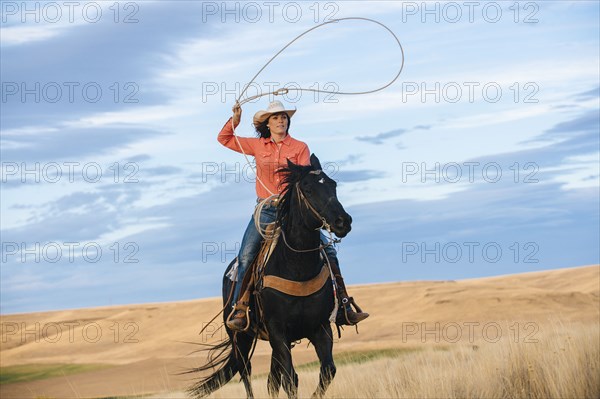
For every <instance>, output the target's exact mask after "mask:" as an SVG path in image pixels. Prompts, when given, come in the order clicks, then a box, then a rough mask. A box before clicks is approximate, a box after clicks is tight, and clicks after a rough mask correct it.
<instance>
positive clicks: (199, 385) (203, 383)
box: [186, 338, 240, 398]
mask: <svg viewBox="0 0 600 399" xmlns="http://www.w3.org/2000/svg"><path fill="white" fill-rule="evenodd" d="M214 370H216V371H214ZM206 371H214V372H213V373H212V374H211V375H209V376H208V377H204V378H202V379H200V380H199V381H197V382H196V383H194V385H192V386H191V387H189V388H188V389H187V390H186V391H187V393H188V394H189V395H191V396H192V397H194V398H203V397H205V396H208V395H210V394H211V393H212V392H214V391H216V390H217V389H219V388H221V387H222V386H223V385H225V384H227V383H228V382H229V380H231V379H232V378H233V376H234V375H235V374H236V373H237V372H239V371H240V370H239V362H238V360H237V359H236V358H235V354H234V352H233V345H232V342H231V339H230V338H227V339H225V340H223V341H222V342H220V343H218V344H215V345H213V346H212V347H211V348H210V349H209V361H208V363H207V364H205V365H203V366H200V367H196V368H193V369H191V370H189V371H186V374H187V373H197V372H206Z"/></svg>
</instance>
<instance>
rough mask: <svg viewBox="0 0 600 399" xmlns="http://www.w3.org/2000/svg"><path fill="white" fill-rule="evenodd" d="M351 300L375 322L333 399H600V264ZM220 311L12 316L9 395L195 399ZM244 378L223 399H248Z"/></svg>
mask: <svg viewBox="0 0 600 399" xmlns="http://www.w3.org/2000/svg"><path fill="white" fill-rule="evenodd" d="M351 290H352V294H353V295H354V296H355V297H356V298H358V300H359V302H360V304H361V305H362V307H363V308H364V309H366V310H368V311H369V312H370V313H371V317H369V318H368V319H367V320H365V321H364V322H362V323H361V325H360V334H356V333H355V331H354V329H346V330H345V331H344V332H343V334H342V338H341V339H337V337H336V339H335V344H334V359H335V361H336V365H337V375H336V377H335V380H334V382H333V384H332V386H331V387H330V388H329V390H328V392H327V396H328V397H331V398H342V397H344V398H345V397H353V398H362V397H376V398H397V397H402V398H427V397H430V398H431V397H435V398H465V397H466V398H480V397H485V398H512V397H515V398H575V397H576V398H596V399H599V398H600V388H599V384H600V379H599V377H598V375H600V369H599V363H600V359H599V357H600V353H599V348H598V347H599V345H600V344H599V340H600V336H599V331H598V329H599V325H600V267H599V266H598V265H592V266H583V267H577V268H566V269H558V270H548V271H540V272H531V273H523V274H517V275H506V276H497V277H489V278H480V279H469V280H458V281H446V280H444V281H414V282H398V283H389V284H372V285H364V286H353V287H351ZM221 307H222V305H221V301H220V299H219V298H209V299H200V300H194V301H182V302H167V303H154V304H139V305H119V306H107V307H99V308H89V309H72V310H60V311H53V312H36V313H27V314H25V313H24V314H8V315H6V314H5V315H0V326H2V327H3V328H2V329H0V330H1V331H0V338H1V339H0V344H1V345H0V377H1V382H2V383H1V384H0V397H1V398H2V399H4V398H20V399H39V398H61V399H66V398H73V399H79V398H108V397H110V398H120V397H128V398H134V397H140V396H145V397H151V398H161V399H162V398H165V397H173V398H183V397H185V395H184V393H183V392H184V391H185V389H186V388H187V387H189V386H190V385H191V384H192V383H193V381H194V380H195V379H197V378H199V376H196V375H184V376H182V375H180V374H179V373H180V372H181V371H182V370H184V369H189V368H191V367H197V366H198V365H201V364H205V363H206V358H205V357H206V356H205V354H202V353H193V354H191V352H193V351H194V350H195V349H198V346H197V344H210V343H214V342H217V341H218V340H219V339H220V338H221V336H220V335H219V332H222V331H223V330H222V329H219V328H220V323H218V322H215V323H212V322H211V320H212V319H213V317H214V315H215V314H217V313H218V312H219V310H220V309H221ZM390 315H393V317H390ZM207 324H208V325H209V327H211V328H209V330H207V332H206V333H203V334H199V331H200V330H201V329H202V328H203V327H205V326H206V325H207ZM213 324H214V325H213ZM57 327H58V328H57ZM88 327H89V328H88ZM90 331H98V335H97V339H96V338H95V337H96V336H93V335H92V336H90ZM221 335H222V334H221ZM190 342H191V343H195V345H194V344H190ZM270 358H271V348H270V346H269V344H268V343H266V342H262V341H261V342H259V343H258V345H257V347H256V351H255V353H254V357H253V372H254V376H255V377H254V383H253V385H254V388H255V393H256V396H257V397H267V396H268V395H267V391H266V375H267V374H266V373H267V372H268V370H269V368H270V367H269V364H270ZM293 359H294V364H296V365H297V372H298V374H299V379H300V386H299V394H300V396H301V397H307V396H310V395H311V394H312V392H313V390H314V389H315V387H316V385H317V381H318V364H317V362H315V361H316V360H317V356H316V354H315V352H314V348H313V347H312V346H308V345H307V341H306V340H303V341H302V342H301V343H300V344H298V345H297V346H296V347H295V348H294V349H293ZM102 365H110V367H105V366H102ZM238 380H239V378H238V377H236V378H235V379H234V381H235V382H231V383H230V384H228V385H227V386H225V387H223V388H222V389H221V390H220V391H218V392H216V393H215V394H214V397H215V398H238V397H244V396H245V392H244V390H243V386H242V385H241V384H240V383H238V382H237V381H238ZM152 395H154V396H152ZM280 396H281V397H284V394H283V392H281V395H280Z"/></svg>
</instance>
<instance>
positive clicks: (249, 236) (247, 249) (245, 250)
mask: <svg viewBox="0 0 600 399" xmlns="http://www.w3.org/2000/svg"><path fill="white" fill-rule="evenodd" d="M276 217H277V207H275V206H271V205H265V206H264V207H263V209H262V212H261V213H260V225H261V227H262V228H263V229H264V228H265V227H266V225H267V224H269V223H272V222H274V221H275V218H276ZM262 240H263V238H262V236H261V235H260V233H259V232H258V230H256V226H255V225H254V214H253V215H252V217H251V218H250V222H249V223H248V227H246V232H245V233H244V238H242V243H241V245H240V252H239V254H238V267H237V274H236V280H237V282H236V284H235V289H234V291H233V298H232V301H231V303H232V304H233V305H235V303H236V302H237V301H238V299H239V297H240V290H241V289H242V281H244V276H245V275H246V271H247V270H248V267H249V266H250V265H251V264H252V262H253V261H254V258H256V256H257V255H258V252H260V246H261V244H262ZM321 242H322V243H323V244H326V243H327V238H326V237H325V234H323V232H322V231H321ZM325 253H326V254H327V256H328V257H329V259H332V258H334V259H335V258H337V251H336V250H335V248H334V247H333V245H329V246H328V247H326V248H325Z"/></svg>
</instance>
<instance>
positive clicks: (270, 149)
mask: <svg viewBox="0 0 600 399" xmlns="http://www.w3.org/2000/svg"><path fill="white" fill-rule="evenodd" d="M236 127H237V125H236ZM217 140H219V143H221V144H223V145H224V146H225V147H227V148H229V149H232V150H234V151H237V152H240V153H241V152H242V150H241V149H240V146H239V145H238V141H239V143H240V144H241V146H242V148H243V150H244V153H246V155H251V156H253V157H254V158H255V159H256V175H257V177H258V179H260V180H261V181H262V182H263V184H264V185H265V186H267V188H268V189H269V190H270V191H271V193H273V194H281V192H282V191H283V189H284V188H285V186H284V185H280V179H281V177H280V176H279V174H277V173H275V171H276V170H277V169H278V168H280V167H283V166H287V159H289V160H290V161H292V162H293V163H295V164H296V165H310V152H309V150H308V146H307V145H306V144H305V143H304V142H302V141H300V140H296V139H294V138H292V137H291V136H290V135H289V133H288V134H287V135H286V136H285V138H284V139H283V140H281V141H280V142H279V143H275V141H274V140H273V139H272V138H268V139H267V138H263V137H260V138H258V137H256V138H255V137H239V136H237V140H236V139H235V137H234V136H233V129H232V127H231V118H229V120H228V121H227V123H225V126H223V129H221V132H220V133H219V136H218V137H217ZM258 179H257V180H256V195H257V196H258V197H259V198H267V197H269V196H270V195H271V193H269V191H267V190H266V189H265V188H264V187H263V186H262V184H260V182H259V181H258Z"/></svg>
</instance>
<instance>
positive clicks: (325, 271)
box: [227, 223, 337, 341]
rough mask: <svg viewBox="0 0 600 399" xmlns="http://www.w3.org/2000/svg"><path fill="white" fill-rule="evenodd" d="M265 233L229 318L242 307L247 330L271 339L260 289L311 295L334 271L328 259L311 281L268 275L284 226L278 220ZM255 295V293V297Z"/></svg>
mask: <svg viewBox="0 0 600 399" xmlns="http://www.w3.org/2000/svg"><path fill="white" fill-rule="evenodd" d="M265 236H266V238H265V239H264V241H263V243H262V245H261V248H260V251H259V253H258V255H257V256H256V258H255V259H254V261H253V262H252V264H251V265H250V270H248V271H247V272H246V274H245V276H244V279H243V281H242V282H241V284H242V288H241V290H240V292H241V294H240V299H239V300H238V303H237V304H235V308H234V310H233V312H231V314H230V315H229V318H231V317H232V315H233V314H234V313H235V311H236V310H238V309H240V308H241V309H244V310H246V329H245V330H244V331H248V330H249V329H251V330H252V331H253V332H254V333H255V334H256V335H257V336H258V338H259V339H262V340H265V341H268V340H269V334H268V332H267V330H266V328H265V324H264V318H263V312H262V306H261V303H260V297H259V295H258V294H259V293H260V291H262V290H263V289H264V288H272V289H275V290H277V291H280V292H283V293H284V294H287V295H292V296H309V295H312V294H314V293H315V292H317V291H319V290H320V289H321V288H322V287H323V286H324V285H325V284H326V283H327V282H328V281H331V279H332V273H331V270H330V268H329V267H328V265H327V262H326V261H324V263H323V267H322V268H321V271H320V272H319V274H318V275H317V276H315V277H314V278H312V279H310V280H308V281H292V280H287V279H284V278H281V277H278V276H273V275H265V274H264V273H265V266H266V264H267V262H268V261H269V258H270V257H271V254H272V253H273V249H275V246H276V245H277V242H278V240H279V236H280V228H279V227H276V223H270V224H268V225H267V227H266V234H265ZM324 256H325V255H323V257H324ZM236 284H239V282H236ZM232 289H233V287H232ZM251 295H253V298H252V297H251ZM336 303H337V301H336ZM334 311H335V312H336V313H337V309H334ZM229 318H228V319H227V320H229Z"/></svg>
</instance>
